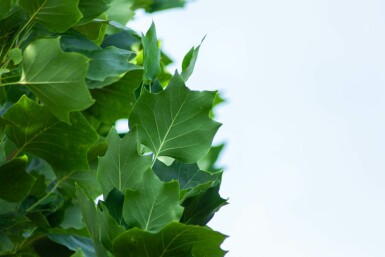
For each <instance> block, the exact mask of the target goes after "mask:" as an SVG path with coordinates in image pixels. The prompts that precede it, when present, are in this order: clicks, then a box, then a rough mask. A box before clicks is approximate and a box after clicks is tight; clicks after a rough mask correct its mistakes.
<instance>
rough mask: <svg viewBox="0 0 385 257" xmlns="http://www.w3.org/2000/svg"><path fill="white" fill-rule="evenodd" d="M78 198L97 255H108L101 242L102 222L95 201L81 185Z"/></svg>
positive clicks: (106, 256) (98, 256)
mask: <svg viewBox="0 0 385 257" xmlns="http://www.w3.org/2000/svg"><path fill="white" fill-rule="evenodd" d="M76 198H77V200H78V203H79V206H80V209H81V211H82V214H83V220H84V223H85V224H86V227H87V230H88V232H89V233H90V236H91V238H92V241H93V243H94V248H95V252H96V255H97V257H108V252H107V250H106V249H105V248H104V247H103V245H102V243H101V235H100V223H99V219H98V214H97V211H96V206H95V203H94V202H93V201H92V200H91V199H90V198H89V197H88V195H87V194H86V193H85V192H84V190H83V189H82V188H80V187H77V188H76Z"/></svg>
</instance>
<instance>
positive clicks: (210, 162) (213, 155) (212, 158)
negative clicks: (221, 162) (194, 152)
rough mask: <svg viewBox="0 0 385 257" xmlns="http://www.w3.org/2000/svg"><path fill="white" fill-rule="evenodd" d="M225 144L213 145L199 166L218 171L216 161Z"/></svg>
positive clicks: (203, 168) (206, 169)
mask: <svg viewBox="0 0 385 257" xmlns="http://www.w3.org/2000/svg"><path fill="white" fill-rule="evenodd" d="M224 146H225V145H224V144H221V145H218V146H213V147H211V148H210V151H209V152H208V153H207V154H206V155H205V156H204V157H203V158H202V159H200V160H199V161H198V166H199V168H201V169H202V170H205V171H208V172H218V171H219V169H218V168H217V167H216V166H215V163H216V162H217V160H218V157H219V155H220V154H221V152H222V150H223V147H224Z"/></svg>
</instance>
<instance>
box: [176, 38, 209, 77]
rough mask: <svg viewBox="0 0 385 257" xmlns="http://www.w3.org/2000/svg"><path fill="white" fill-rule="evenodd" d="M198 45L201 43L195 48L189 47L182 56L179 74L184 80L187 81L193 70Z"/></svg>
mask: <svg viewBox="0 0 385 257" xmlns="http://www.w3.org/2000/svg"><path fill="white" fill-rule="evenodd" d="M203 40H204V38H203V39H202V42H203ZM201 44H202V43H201ZM200 46H201V45H199V46H198V47H196V48H195V47H193V48H191V49H190V51H189V52H188V53H187V54H186V56H185V57H184V58H183V61H182V72H181V74H180V76H181V77H182V78H183V80H184V81H187V80H188V79H189V77H190V76H191V74H192V73H193V71H194V67H195V63H196V61H197V59H198V53H199V48H200Z"/></svg>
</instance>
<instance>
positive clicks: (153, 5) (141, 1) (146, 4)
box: [132, 0, 186, 13]
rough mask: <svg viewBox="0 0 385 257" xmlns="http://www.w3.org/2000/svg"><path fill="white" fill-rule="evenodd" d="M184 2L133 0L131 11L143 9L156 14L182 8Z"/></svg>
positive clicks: (183, 0)
mask: <svg viewBox="0 0 385 257" xmlns="http://www.w3.org/2000/svg"><path fill="white" fill-rule="evenodd" d="M185 3H186V1H185V0H168V1H164V0H135V1H134V4H133V6H132V9H138V8H143V9H145V10H146V11H147V12H150V13H152V12H157V11H162V10H166V9H171V8H177V7H183V6H184V5H185Z"/></svg>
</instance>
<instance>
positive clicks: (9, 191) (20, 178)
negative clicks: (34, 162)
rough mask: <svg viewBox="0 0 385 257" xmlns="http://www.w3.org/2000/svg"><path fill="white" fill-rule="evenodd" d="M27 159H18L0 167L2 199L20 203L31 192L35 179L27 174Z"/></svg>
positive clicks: (0, 195)
mask: <svg viewBox="0 0 385 257" xmlns="http://www.w3.org/2000/svg"><path fill="white" fill-rule="evenodd" d="M27 161H28V159H27V157H21V158H16V159H14V160H12V161H9V162H6V163H4V164H2V165H1V166H0V185H1V187H0V198H1V199H4V200H6V201H8V202H20V201H22V200H23V199H24V198H25V197H26V196H27V195H28V193H29V192H30V190H31V188H32V186H33V184H34V182H35V178H34V177H33V176H31V175H29V174H28V173H27V172H25V166H26V164H27Z"/></svg>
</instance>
